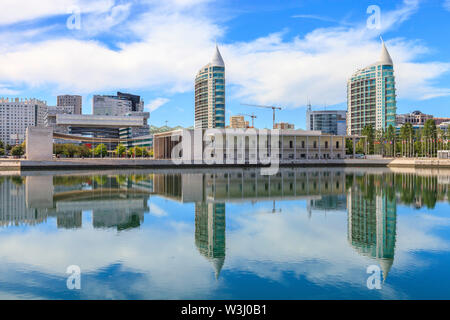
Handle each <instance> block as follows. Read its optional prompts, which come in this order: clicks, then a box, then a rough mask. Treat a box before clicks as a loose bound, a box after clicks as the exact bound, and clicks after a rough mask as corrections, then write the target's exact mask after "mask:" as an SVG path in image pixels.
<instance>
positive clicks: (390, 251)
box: [347, 175, 397, 281]
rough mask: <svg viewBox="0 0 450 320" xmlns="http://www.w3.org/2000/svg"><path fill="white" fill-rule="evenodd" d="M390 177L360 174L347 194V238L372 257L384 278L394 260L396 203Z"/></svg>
mask: <svg viewBox="0 0 450 320" xmlns="http://www.w3.org/2000/svg"><path fill="white" fill-rule="evenodd" d="M389 178H392V176H387V175H381V176H374V175H371V176H362V177H361V176H359V177H356V179H355V182H354V183H353V185H352V186H351V188H350V189H349V191H348V193H347V207H348V241H349V242H350V244H351V246H352V247H353V248H355V249H356V250H357V252H358V253H360V254H361V255H364V256H368V257H370V258H373V259H375V260H376V261H377V262H378V263H379V265H380V267H381V269H382V272H383V281H385V280H386V278H387V276H388V274H389V271H390V269H391V267H392V265H393V263H394V252H395V240H396V226H397V202H396V197H395V193H394V192H393V191H394V190H393V188H392V185H391V186H390V187H389V182H390V181H393V180H390V179H389Z"/></svg>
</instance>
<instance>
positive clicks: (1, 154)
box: [0, 148, 6, 157]
mask: <svg viewBox="0 0 450 320" xmlns="http://www.w3.org/2000/svg"><path fill="white" fill-rule="evenodd" d="M5 154H6V152H5V149H3V148H0V157H2V156H4V155H5Z"/></svg>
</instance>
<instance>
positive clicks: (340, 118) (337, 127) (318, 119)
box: [306, 107, 347, 135]
mask: <svg viewBox="0 0 450 320" xmlns="http://www.w3.org/2000/svg"><path fill="white" fill-rule="evenodd" d="M306 130H311V131H321V132H322V133H326V134H335V135H345V134H346V132H347V111H344V110H323V111H312V110H311V108H310V107H309V108H308V109H307V110H306Z"/></svg>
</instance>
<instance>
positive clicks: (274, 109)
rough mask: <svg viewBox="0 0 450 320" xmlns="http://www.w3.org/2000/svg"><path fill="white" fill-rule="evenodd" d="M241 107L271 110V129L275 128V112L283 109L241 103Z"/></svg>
mask: <svg viewBox="0 0 450 320" xmlns="http://www.w3.org/2000/svg"><path fill="white" fill-rule="evenodd" d="M241 105H242V106H249V107H257V108H266V109H272V111H273V128H275V111H276V110H283V108H281V107H276V106H261V105H258V104H247V103H241Z"/></svg>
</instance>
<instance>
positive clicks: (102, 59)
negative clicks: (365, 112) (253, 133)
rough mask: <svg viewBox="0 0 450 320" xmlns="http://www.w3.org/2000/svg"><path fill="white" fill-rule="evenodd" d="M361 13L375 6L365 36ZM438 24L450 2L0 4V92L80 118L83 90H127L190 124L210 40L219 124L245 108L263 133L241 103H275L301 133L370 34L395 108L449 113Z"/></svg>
mask: <svg viewBox="0 0 450 320" xmlns="http://www.w3.org/2000/svg"><path fill="white" fill-rule="evenodd" d="M370 5H377V6H378V7H379V8H380V24H379V28H376V29H373V28H369V27H368V24H367V20H368V18H370V16H371V14H368V13H367V8H368V7H369V6H370ZM78 11H79V12H80V15H79V16H78V15H76V14H75V16H73V15H72V14H73V13H76V12H78ZM73 17H75V20H73V19H72V18H73ZM68 20H69V22H78V21H79V22H80V28H79V29H77V28H75V29H74V28H68V25H67V22H68ZM449 21H450V1H449V0H422V1H420V0H405V1H357V2H355V1H349V0H339V1H336V0H335V1H331V0H328V1H324V0H296V1H293V0H285V1H281V0H276V1H274V0H271V1H265V0H261V1H257V2H256V1H245V0H239V1H238V0H228V1H225V0H219V1H210V0H166V1H155V0H131V1H120V0H115V1H114V0H93V1H87V0H40V1H29V0H14V1H13V0H2V1H1V3H0V41H1V43H2V46H1V47H0V96H4V97H23V98H25V97H36V98H40V99H43V100H46V101H48V103H49V105H54V104H56V95H58V94H80V95H82V96H83V111H84V112H85V113H90V112H91V104H92V95H93V94H114V93H115V92H116V91H128V92H131V93H135V94H140V95H141V96H142V97H143V99H144V101H145V103H146V108H147V109H148V110H150V111H151V119H150V122H151V124H154V125H158V126H160V125H164V123H165V121H166V120H167V121H168V124H169V125H171V126H175V125H183V126H191V125H193V122H194V119H193V117H194V116H193V114H194V97H193V82H194V77H195V74H196V72H197V71H198V69H200V68H201V67H202V66H203V65H205V64H207V63H208V62H209V60H210V58H211V56H212V54H213V52H214V45H215V43H216V41H217V43H218V44H219V46H220V49H221V52H222V56H223V58H224V60H225V63H226V67H227V71H226V72H227V118H228V117H229V116H230V115H231V114H236V113H251V112H256V113H257V115H258V119H256V122H255V125H256V126H258V127H270V126H271V122H272V113H271V111H270V110H268V111H266V110H263V109H261V110H260V109H256V108H252V107H245V106H241V105H240V103H241V102H242V103H257V104H270V105H280V106H283V107H285V109H284V110H283V111H282V112H279V113H278V114H277V120H279V121H288V122H292V123H294V124H295V125H296V127H297V128H304V127H305V105H306V103H307V101H308V99H309V100H310V101H311V103H312V105H313V107H314V108H315V109H323V108H325V107H326V108H328V109H331V108H338V109H345V108H346V80H347V78H348V77H349V76H350V75H351V74H352V73H353V72H354V71H356V70H357V69H358V68H360V67H364V66H365V65H368V64H371V63H373V62H375V61H376V60H377V59H378V55H379V51H380V39H379V37H380V35H381V36H383V38H384V40H385V41H386V44H387V47H388V49H389V51H390V53H391V56H392V58H393V60H394V64H395V72H396V77H397V78H396V79H397V94H398V112H399V113H404V112H410V111H413V110H416V109H420V110H422V111H423V112H426V113H431V114H434V115H435V116H450V112H449V107H450V103H449V102H450V98H449V95H450V73H449V71H450V50H449V49H450V42H449V41H448V37H447V36H446V35H445V32H446V30H448V29H449V27H450V22H449ZM69 26H70V24H69Z"/></svg>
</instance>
